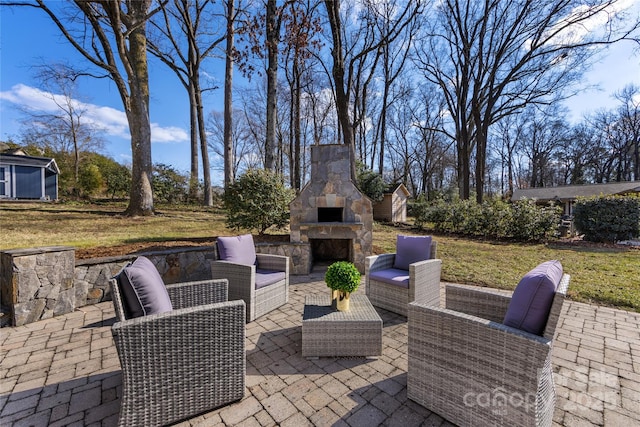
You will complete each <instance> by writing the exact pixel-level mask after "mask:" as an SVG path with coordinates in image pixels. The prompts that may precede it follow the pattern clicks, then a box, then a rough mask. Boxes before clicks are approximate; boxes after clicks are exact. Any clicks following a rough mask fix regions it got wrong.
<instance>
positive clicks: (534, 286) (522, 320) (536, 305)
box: [502, 260, 562, 335]
mask: <svg viewBox="0 0 640 427" xmlns="http://www.w3.org/2000/svg"><path fill="white" fill-rule="evenodd" d="M560 279H562V264H560V261H556V260H553V261H547V262H543V263H542V264H540V265H538V266H537V267H536V268H534V269H533V270H531V271H530V272H528V273H527V274H525V276H524V277H523V278H522V279H521V280H520V283H518V286H516V289H515V291H513V296H512V297H511V302H510V303H509V307H508V308H507V313H506V314H505V316H504V321H503V322H502V323H504V324H505V325H507V326H511V327H514V328H518V329H521V330H523V331H527V332H530V333H532V334H536V335H542V333H543V332H544V327H545V326H546V324H547V318H548V317H549V311H550V310H551V304H552V303H553V297H554V295H555V293H556V289H558V284H559V283H560Z"/></svg>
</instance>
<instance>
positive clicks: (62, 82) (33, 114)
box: [23, 63, 104, 193]
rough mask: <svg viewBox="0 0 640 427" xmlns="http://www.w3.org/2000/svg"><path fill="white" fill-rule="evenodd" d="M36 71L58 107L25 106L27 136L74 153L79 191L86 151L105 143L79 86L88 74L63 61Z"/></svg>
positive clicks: (48, 146)
mask: <svg viewBox="0 0 640 427" xmlns="http://www.w3.org/2000/svg"><path fill="white" fill-rule="evenodd" d="M36 70H37V71H36V76H35V78H36V80H38V81H39V82H40V86H41V88H42V90H43V91H44V92H43V93H44V95H45V96H46V97H47V98H48V99H49V100H51V102H52V103H53V104H54V105H55V107H56V110H55V111H52V112H39V111H34V110H31V109H25V110H24V115H25V120H23V129H24V131H23V136H24V137H23V139H25V140H27V141H29V142H30V143H34V144H36V145H38V146H40V147H42V148H49V149H51V150H52V151H54V152H57V153H61V154H66V155H70V156H72V158H73V185H74V192H76V193H77V189H78V176H79V171H80V162H81V156H82V154H83V153H85V152H87V151H97V150H100V149H101V148H102V146H103V143H104V140H103V139H102V135H101V134H102V129H101V128H99V127H98V126H96V125H95V124H94V123H93V122H92V121H91V120H90V119H89V118H88V117H87V106H86V104H84V103H83V101H82V98H81V96H80V94H79V93H78V90H77V86H76V82H77V79H78V78H79V77H81V76H83V75H85V74H87V73H86V72H85V71H83V70H76V69H74V68H73V67H71V66H69V65H68V64H63V63H57V64H47V63H43V64H41V65H39V66H37V67H36Z"/></svg>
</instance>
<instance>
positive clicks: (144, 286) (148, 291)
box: [118, 256, 173, 317]
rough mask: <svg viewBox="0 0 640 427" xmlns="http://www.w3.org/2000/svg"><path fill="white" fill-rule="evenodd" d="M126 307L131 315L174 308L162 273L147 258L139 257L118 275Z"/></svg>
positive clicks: (141, 314) (138, 315)
mask: <svg viewBox="0 0 640 427" xmlns="http://www.w3.org/2000/svg"><path fill="white" fill-rule="evenodd" d="M118 279H119V282H120V287H121V289H122V296H123V298H124V302H125V304H124V305H125V307H126V308H127V311H128V314H129V316H130V317H141V316H147V315H149V314H156V313H164V312H165V311H171V310H173V306H172V305H171V299H169V294H168V293H167V288H166V287H165V285H164V282H163V281H162V277H160V273H158V270H157V269H156V267H155V266H154V265H153V263H152V262H151V261H149V260H148V259H147V258H145V257H143V256H141V257H138V258H137V259H136V260H135V261H134V262H133V263H131V264H129V265H127V266H126V267H125V268H123V269H122V271H121V272H120V274H119V275H118Z"/></svg>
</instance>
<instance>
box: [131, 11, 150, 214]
mask: <svg viewBox="0 0 640 427" xmlns="http://www.w3.org/2000/svg"><path fill="white" fill-rule="evenodd" d="M138 3H139V4H138ZM130 7H132V8H135V7H138V8H140V9H142V10H141V11H139V12H140V16H144V15H145V13H146V6H145V4H144V2H133V3H132V5H131V6H130ZM129 60H130V62H131V69H132V75H130V76H129V84H130V91H131V95H130V97H129V108H128V109H127V111H126V113H127V118H128V121H129V130H130V132H131V154H132V157H133V158H132V164H133V168H132V171H131V173H132V175H131V193H130V199H129V206H128V207H127V209H126V214H127V215H131V216H144V215H153V191H152V186H151V177H152V172H153V168H152V163H151V122H150V118H149V68H148V64H147V37H146V33H145V25H139V26H137V27H135V28H134V29H133V30H132V31H131V34H130V36H129Z"/></svg>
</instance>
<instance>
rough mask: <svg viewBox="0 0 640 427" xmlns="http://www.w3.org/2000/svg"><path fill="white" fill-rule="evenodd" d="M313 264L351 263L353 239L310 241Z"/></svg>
mask: <svg viewBox="0 0 640 427" xmlns="http://www.w3.org/2000/svg"><path fill="white" fill-rule="evenodd" d="M309 243H310V244H311V257H312V259H313V263H314V264H315V263H318V262H321V263H324V262H331V261H351V262H353V256H352V253H351V245H352V241H351V239H310V240H309Z"/></svg>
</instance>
